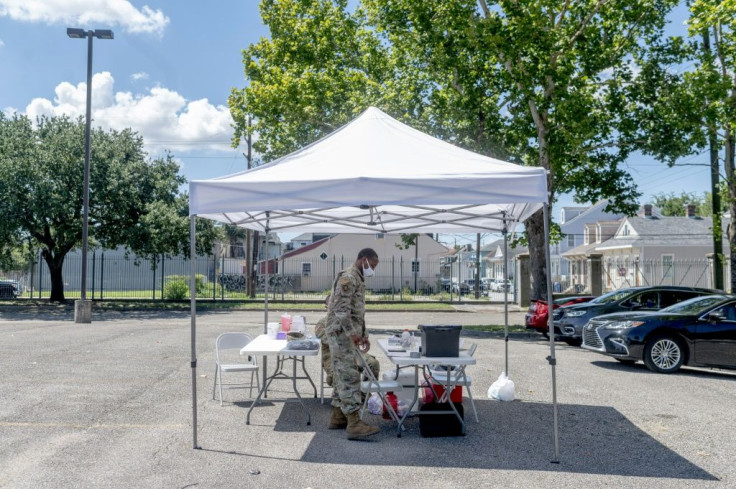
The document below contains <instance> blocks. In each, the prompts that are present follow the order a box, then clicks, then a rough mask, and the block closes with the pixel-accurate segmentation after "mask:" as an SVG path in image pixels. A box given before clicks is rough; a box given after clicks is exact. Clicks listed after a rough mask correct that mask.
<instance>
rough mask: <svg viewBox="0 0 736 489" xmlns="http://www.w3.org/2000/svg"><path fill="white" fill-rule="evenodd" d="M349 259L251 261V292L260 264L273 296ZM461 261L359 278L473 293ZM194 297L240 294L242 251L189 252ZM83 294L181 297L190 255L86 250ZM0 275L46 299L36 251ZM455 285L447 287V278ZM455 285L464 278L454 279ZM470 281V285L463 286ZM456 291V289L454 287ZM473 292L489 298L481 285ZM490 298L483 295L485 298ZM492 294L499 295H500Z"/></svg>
mask: <svg viewBox="0 0 736 489" xmlns="http://www.w3.org/2000/svg"><path fill="white" fill-rule="evenodd" d="M353 260H354V258H348V257H334V256H333V257H330V258H328V259H323V258H314V259H304V258H294V259H286V260H270V261H269V262H268V265H266V262H261V263H259V265H258V266H257V267H256V268H257V271H258V272H259V273H256V297H258V296H260V297H261V298H262V297H263V293H264V290H265V279H266V273H265V272H266V266H268V270H269V274H268V278H269V293H270V296H271V297H272V298H273V299H281V300H314V299H322V298H324V297H325V296H326V294H327V293H328V291H329V290H330V288H331V286H332V283H333V280H334V278H335V276H336V275H337V273H338V272H339V271H340V270H342V269H343V268H345V267H347V266H348V265H349V264H350V263H352V262H353ZM469 265H470V264H469V263H457V262H446V261H445V260H442V259H436V260H420V262H419V263H418V264H417V263H415V262H414V261H413V260H405V259H403V258H402V257H400V256H399V257H393V256H392V257H381V262H380V265H379V267H378V268H377V270H376V275H375V276H374V277H372V278H370V279H368V281H367V282H366V289H367V290H368V292H369V294H368V295H367V298H368V299H369V300H385V301H396V300H404V299H407V298H409V297H412V298H414V297H420V298H427V299H436V300H443V301H447V300H458V299H461V298H462V299H463V300H464V299H468V298H474V290H473V286H472V283H473V281H474V280H473V277H474V275H473V273H474V268H473V267H471V266H469ZM195 269H196V275H197V281H196V283H197V297H198V298H201V299H213V300H228V299H248V298H249V297H248V295H247V290H246V282H247V280H246V278H247V270H246V262H245V260H243V259H242V258H227V257H223V256H219V257H218V256H198V257H197V258H196V267H195ZM87 271H88V276H87V287H88V289H87V298H90V299H93V300H104V299H152V300H165V299H184V298H188V297H189V291H188V285H189V280H190V279H189V276H190V272H191V262H190V260H189V259H188V258H187V257H183V256H173V257H172V256H168V255H159V256H156V257H154V258H151V259H142V258H140V257H135V256H134V255H130V256H127V257H126V256H124V255H123V254H121V253H120V252H104V251H100V250H96V251H93V252H91V253H89V255H88V263H87ZM0 276H3V277H7V278H10V279H12V280H15V281H17V282H18V283H19V285H20V289H21V291H23V294H22V296H23V297H31V298H39V299H41V298H48V297H49V295H50V289H51V278H50V275H49V271H48V267H47V265H46V263H45V262H44V261H43V260H42V259H41V257H40V256H39V257H38V259H37V260H36V261H35V262H34V263H33V264H31V266H29V268H28V269H27V270H21V271H13V272H0ZM62 276H63V280H64V296H65V298H67V299H76V298H79V297H80V296H81V293H80V284H81V257H80V256H79V255H78V254H70V255H69V256H67V257H66V259H65V260H64V265H63V268H62ZM453 283H455V284H458V285H457V288H456V289H455V288H453V286H452V284H453ZM459 284H464V285H462V286H460V285H459ZM469 284H471V285H469ZM458 291H459V292H460V293H461V294H462V297H461V296H460V294H458ZM481 297H482V298H483V299H484V300H489V297H488V293H487V292H486V291H485V290H484V291H483V293H482V295H481ZM493 299H494V298H493V297H491V300H493ZM496 300H502V294H500V295H499V298H496Z"/></svg>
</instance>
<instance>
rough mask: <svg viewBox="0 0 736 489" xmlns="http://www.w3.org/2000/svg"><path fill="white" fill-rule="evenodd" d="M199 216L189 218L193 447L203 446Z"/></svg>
mask: <svg viewBox="0 0 736 489" xmlns="http://www.w3.org/2000/svg"><path fill="white" fill-rule="evenodd" d="M196 222H197V216H191V217H190V218H189V259H190V261H191V267H192V268H191V276H190V281H189V304H190V308H191V313H190V315H191V318H192V325H191V341H192V353H191V363H190V365H191V367H192V448H194V449H199V448H201V447H200V446H199V445H197V286H196V276H197V263H196V261H195V260H196V258H197V252H196V245H195V241H194V239H195V231H196V228H197V226H196Z"/></svg>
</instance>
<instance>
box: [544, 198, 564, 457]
mask: <svg viewBox="0 0 736 489" xmlns="http://www.w3.org/2000/svg"><path fill="white" fill-rule="evenodd" d="M542 209H543V213H544V255H545V262H546V269H547V304H549V314H548V315H547V316H548V317H547V326H548V328H549V356H548V357H547V361H548V362H549V365H550V367H552V412H553V417H554V439H555V456H554V458H553V459H552V463H554V464H558V463H560V443H559V436H558V426H557V374H556V370H555V369H556V366H557V359H556V358H555V327H554V324H553V321H552V304H553V302H552V261H551V257H550V252H549V228H550V222H549V219H550V216H549V204H544V207H543V208H542Z"/></svg>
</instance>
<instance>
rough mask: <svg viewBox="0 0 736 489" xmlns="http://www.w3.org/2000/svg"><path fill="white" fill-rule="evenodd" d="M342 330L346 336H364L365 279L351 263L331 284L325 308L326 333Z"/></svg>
mask: <svg viewBox="0 0 736 489" xmlns="http://www.w3.org/2000/svg"><path fill="white" fill-rule="evenodd" d="M340 331H343V332H344V333H345V334H347V335H348V336H355V335H359V336H365V281H364V280H363V271H362V270H360V269H358V267H357V266H356V265H355V264H354V263H353V264H352V265H350V266H349V267H348V268H346V269H345V270H343V271H342V272H340V273H339V274H338V276H337V279H336V280H335V283H334V284H333V286H332V299H331V301H330V306H329V308H328V309H327V327H326V328H325V332H326V333H327V334H336V333H339V332H340Z"/></svg>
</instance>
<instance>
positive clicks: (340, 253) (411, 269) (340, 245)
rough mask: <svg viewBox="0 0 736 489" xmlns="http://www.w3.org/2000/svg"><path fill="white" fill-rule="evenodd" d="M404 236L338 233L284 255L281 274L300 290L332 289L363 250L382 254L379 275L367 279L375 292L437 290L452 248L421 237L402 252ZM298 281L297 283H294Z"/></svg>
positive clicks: (367, 284) (281, 262)
mask: <svg viewBox="0 0 736 489" xmlns="http://www.w3.org/2000/svg"><path fill="white" fill-rule="evenodd" d="M401 243H402V242H401V237H400V236H399V235H393V234H381V233H377V234H336V235H333V236H330V237H327V238H324V239H321V240H319V241H315V242H314V243H311V244H308V245H305V246H301V247H300V248H298V249H295V250H293V251H289V252H287V253H284V254H283V255H282V256H281V257H280V259H279V266H278V273H279V274H281V275H284V276H285V277H287V278H288V279H289V280H291V281H292V285H293V286H294V287H295V288H296V287H298V288H299V289H300V290H305V291H306V290H309V291H318V290H328V289H329V288H330V287H331V286H332V282H333V279H334V277H335V276H336V275H337V273H338V272H339V271H340V270H342V269H343V268H345V267H347V266H348V265H350V264H351V263H353V262H354V261H355V259H356V258H357V256H358V252H359V251H360V250H361V249H363V248H373V249H374V250H375V251H376V253H378V258H379V265H378V267H377V269H376V274H375V276H373V277H371V278H368V279H366V288H367V289H371V290H391V289H393V290H399V289H401V288H402V287H409V288H410V289H412V290H413V289H414V284H415V282H416V287H417V289H427V288H431V289H433V290H437V287H438V283H439V279H440V258H441V257H443V256H444V255H446V254H447V252H448V249H447V248H446V247H445V246H444V245H442V244H440V243H438V242H437V241H435V240H434V239H432V238H431V237H429V236H428V235H426V234H420V235H419V246H418V249H417V250H416V252H417V253H418V260H417V261H415V259H414V258H415V248H414V246H411V247H410V248H409V249H400V248H399V247H398V246H397V244H401ZM296 281H298V282H299V283H298V284H296V283H294V282H296Z"/></svg>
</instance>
